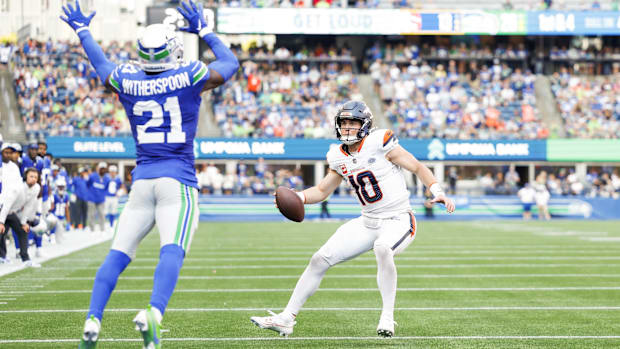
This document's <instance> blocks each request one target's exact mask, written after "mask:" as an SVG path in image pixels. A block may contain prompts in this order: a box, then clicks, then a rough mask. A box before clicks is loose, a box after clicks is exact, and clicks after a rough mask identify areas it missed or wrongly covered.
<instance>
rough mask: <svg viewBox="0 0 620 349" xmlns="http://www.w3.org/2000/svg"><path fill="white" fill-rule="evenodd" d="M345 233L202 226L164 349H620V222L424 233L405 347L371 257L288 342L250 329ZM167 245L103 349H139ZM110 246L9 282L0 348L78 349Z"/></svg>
mask: <svg viewBox="0 0 620 349" xmlns="http://www.w3.org/2000/svg"><path fill="white" fill-rule="evenodd" d="M338 225H339V223H312V222H305V223H302V224H295V223H253V222H248V223H201V225H200V228H199V231H198V232H197V234H196V236H195V238H194V241H193V244H192V250H191V252H190V254H189V255H188V257H187V259H186V261H185V265H184V268H183V270H182V272H181V277H180V280H179V283H178V284H177V288H176V292H175V294H174V295H173V297H172V299H171V301H170V304H169V308H168V310H167V312H166V315H165V318H164V321H163V324H162V325H163V327H164V328H165V329H168V330H169V332H166V333H164V348H207V347H216V348H235V347H239V348H272V347H283V348H284V347H286V348H289V347H303V348H360V347H363V348H388V347H389V348H395V347H402V348H411V347H424V348H428V347H438V348H447V347H450V348H548V347H549V348H618V347H620V222H617V221H616V222H613V221H606V222H605V221H555V222H521V221H474V222H450V223H447V222H424V221H420V222H419V227H418V234H417V238H416V240H415V241H414V243H413V244H412V245H410V246H409V248H408V249H407V250H406V251H405V252H404V253H403V254H401V255H399V256H398V257H397V260H396V264H397V266H398V273H399V280H398V287H399V290H398V293H397V298H396V312H395V320H396V321H397V322H398V326H397V327H396V335H395V337H394V338H392V339H380V338H378V337H377V336H376V332H375V329H376V326H377V322H378V318H379V314H380V307H381V300H380V295H379V291H378V290H377V285H376V279H375V273H376V266H375V259H374V255H373V254H372V252H369V253H366V254H364V255H362V256H360V257H358V258H357V259H356V260H353V261H350V262H347V263H345V264H341V265H338V266H335V267H334V268H332V269H331V270H330V271H328V272H327V275H326V277H325V279H324V280H323V283H322V284H321V289H319V291H317V292H316V293H315V294H314V296H313V297H311V298H310V300H309V301H308V302H307V303H306V307H305V310H303V311H302V312H301V313H300V314H299V316H298V318H297V322H298V323H297V326H296V327H295V332H294V333H293V334H292V335H291V336H290V337H289V338H282V337H279V336H277V334H276V333H275V332H271V331H266V330H261V329H259V328H258V327H256V326H254V325H253V324H252V323H251V322H250V321H249V317H250V316H252V315H261V316H262V315H266V314H267V311H266V310H267V309H271V310H273V311H276V312H277V311H280V310H281V309H282V308H283V307H284V306H285V305H286V303H287V301H288V297H289V295H290V293H291V290H292V288H293V287H294V286H295V283H296V281H297V278H298V277H299V275H300V274H301V272H302V271H303V270H304V267H305V264H306V263H307V261H308V260H309V258H310V256H311V255H312V253H313V252H314V251H316V250H317V249H318V248H319V247H320V246H321V245H322V244H323V242H324V241H326V239H327V238H328V237H329V236H330V235H331V234H332V232H333V231H334V230H335V229H336V228H337V227H338ZM158 246H159V240H158V237H157V234H151V235H150V236H149V237H147V239H146V240H145V241H144V242H143V244H142V245H141V247H140V248H139V250H138V255H137V258H136V260H135V261H134V262H133V263H132V264H130V266H129V267H128V269H127V270H126V271H125V273H124V274H123V275H122V276H121V278H120V280H119V282H118V285H117V288H116V292H115V293H114V294H113V296H112V298H111V299H110V302H109V303H108V307H107V311H106V313H105V316H104V319H103V324H102V332H101V337H100V338H101V339H100V342H99V346H98V347H99V348H140V347H141V344H142V343H141V337H140V335H139V333H138V332H136V331H135V330H134V329H133V326H132V321H131V320H132V319H133V317H134V316H135V314H136V313H137V312H138V310H140V309H141V308H143V307H145V306H146V305H147V302H148V300H149V297H150V289H151V286H152V275H153V271H154V268H155V265H156V262H157V258H158ZM108 247H109V244H108V243H105V244H101V245H98V246H95V247H92V248H89V249H86V250H83V251H79V252H76V253H73V254H71V255H69V256H66V257H63V258H59V259H56V260H53V261H50V262H47V263H45V264H44V265H43V268H41V269H38V270H37V269H29V270H24V271H21V272H18V273H15V274H12V275H8V276H6V277H3V278H0V348H3V349H8V348H20V349H21V348H76V347H77V344H78V339H79V336H80V334H81V330H82V326H83V320H84V317H85V315H86V310H87V308H88V304H89V298H90V290H91V287H92V283H93V278H94V275H95V273H96V270H97V268H98V266H99V264H100V263H101V262H102V260H103V259H104V257H105V255H106V253H107V250H108Z"/></svg>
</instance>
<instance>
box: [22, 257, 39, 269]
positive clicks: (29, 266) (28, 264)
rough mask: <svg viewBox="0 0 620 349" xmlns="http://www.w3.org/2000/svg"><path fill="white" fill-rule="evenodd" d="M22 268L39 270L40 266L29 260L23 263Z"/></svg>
mask: <svg viewBox="0 0 620 349" xmlns="http://www.w3.org/2000/svg"><path fill="white" fill-rule="evenodd" d="M24 267H26V268H41V264H39V263H37V262H33V261H32V259H29V260H27V261H25V262H24Z"/></svg>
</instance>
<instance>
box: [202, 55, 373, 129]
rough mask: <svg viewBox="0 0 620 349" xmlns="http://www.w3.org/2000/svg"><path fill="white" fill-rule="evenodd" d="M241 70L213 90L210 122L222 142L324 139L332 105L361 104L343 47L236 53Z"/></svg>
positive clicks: (330, 122)
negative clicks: (351, 101)
mask: <svg viewBox="0 0 620 349" xmlns="http://www.w3.org/2000/svg"><path fill="white" fill-rule="evenodd" d="M238 57H240V59H241V60H245V61H244V62H243V63H242V70H240V72H238V73H237V75H236V77H235V78H234V79H233V80H231V82H230V83H229V84H227V85H225V87H221V88H220V89H218V90H216V91H215V93H214V95H213V97H214V103H213V104H214V111H215V118H216V121H217V123H218V125H219V126H220V128H221V130H222V135H223V136H224V137H228V138H230V137H266V138H271V137H288V138H326V137H331V136H332V133H333V120H332V118H331V116H333V115H335V112H336V109H337V108H338V105H339V104H341V103H342V102H344V101H345V100H347V99H361V93H360V92H359V86H358V84H357V79H356V76H355V75H354V71H353V69H354V67H353V60H352V58H351V56H350V53H349V51H348V50H347V49H346V48H343V49H340V50H338V49H336V48H334V47H330V48H328V49H326V50H324V49H323V48H322V47H320V45H319V46H317V47H315V48H314V49H312V50H307V49H304V50H301V51H299V52H297V53H294V54H293V53H291V52H289V51H288V50H287V49H286V48H283V47H280V48H278V49H277V50H275V52H273V53H270V52H263V50H260V49H259V50H257V51H256V52H252V53H251V54H250V55H244V54H239V56H238Z"/></svg>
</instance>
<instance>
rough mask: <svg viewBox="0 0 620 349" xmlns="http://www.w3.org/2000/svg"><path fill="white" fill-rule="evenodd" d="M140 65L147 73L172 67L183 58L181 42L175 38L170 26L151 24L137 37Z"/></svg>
mask: <svg viewBox="0 0 620 349" xmlns="http://www.w3.org/2000/svg"><path fill="white" fill-rule="evenodd" d="M138 56H139V57H140V59H139V63H140V67H141V68H142V69H143V70H144V71H145V72H149V73H160V72H163V71H166V70H170V69H174V68H175V67H176V66H177V65H178V64H179V62H180V61H182V59H183V42H182V41H181V40H179V38H177V36H176V34H175V33H174V30H173V29H172V26H170V25H165V24H151V25H149V26H147V27H146V28H145V29H144V32H142V35H141V36H140V38H139V39H138Z"/></svg>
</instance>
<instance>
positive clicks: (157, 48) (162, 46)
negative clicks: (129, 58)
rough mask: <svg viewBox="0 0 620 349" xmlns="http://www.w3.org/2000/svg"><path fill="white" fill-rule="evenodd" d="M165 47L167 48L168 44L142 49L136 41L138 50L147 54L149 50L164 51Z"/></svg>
mask: <svg viewBox="0 0 620 349" xmlns="http://www.w3.org/2000/svg"><path fill="white" fill-rule="evenodd" d="M166 46H168V43H165V44H163V45H161V46H159V47H144V46H142V43H141V42H140V41H138V49H139V50H142V51H145V52H148V50H150V49H153V50H155V51H161V50H163V49H165V48H166Z"/></svg>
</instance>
